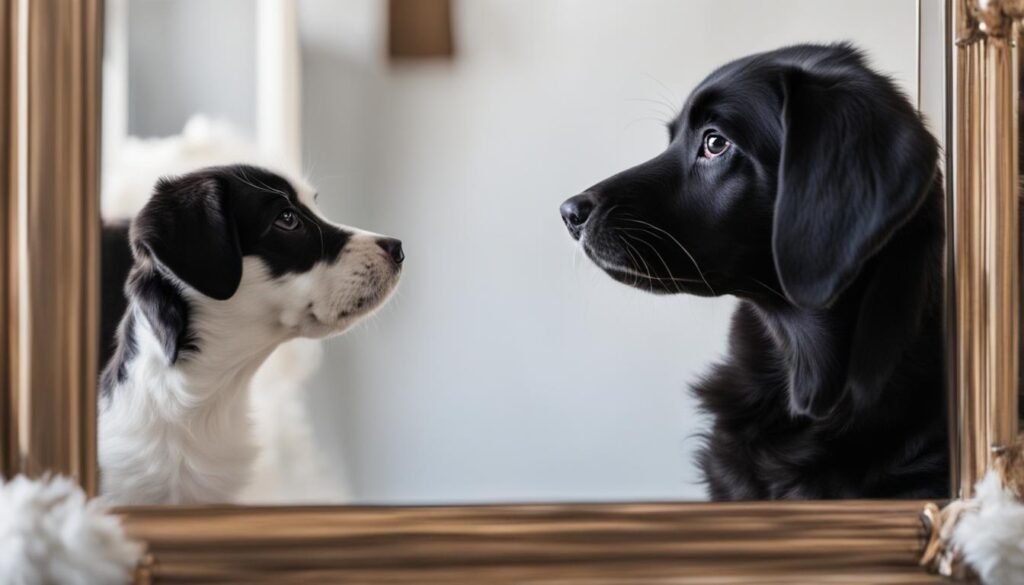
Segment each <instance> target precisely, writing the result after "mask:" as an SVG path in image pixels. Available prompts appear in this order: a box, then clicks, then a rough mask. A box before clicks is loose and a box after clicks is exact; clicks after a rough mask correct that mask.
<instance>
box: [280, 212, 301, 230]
mask: <svg viewBox="0 0 1024 585" xmlns="http://www.w3.org/2000/svg"><path fill="white" fill-rule="evenodd" d="M274 225H276V226H277V227H279V228H281V229H283V230H288V231H291V230H293V229H295V228H297V227H299V216H298V215H296V213H295V212H294V211H292V210H291V209H286V210H284V211H282V212H281V215H279V216H277V219H276V220H274Z"/></svg>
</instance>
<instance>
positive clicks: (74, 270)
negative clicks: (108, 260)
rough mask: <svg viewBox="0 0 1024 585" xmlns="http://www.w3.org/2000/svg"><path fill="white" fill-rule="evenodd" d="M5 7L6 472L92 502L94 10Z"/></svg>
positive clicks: (37, 4) (43, 4)
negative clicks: (70, 487)
mask: <svg viewBox="0 0 1024 585" xmlns="http://www.w3.org/2000/svg"><path fill="white" fill-rule="evenodd" d="M5 4H7V5H8V7H7V8H5V9H4V10H8V11H11V12H13V13H14V19H15V20H16V21H17V22H16V23H15V25H14V27H13V29H14V31H15V34H13V35H12V37H10V39H9V43H8V44H5V49H4V54H3V57H4V59H3V60H4V61H5V62H7V63H8V64H12V63H13V69H14V71H13V74H12V75H8V76H6V77H7V78H10V79H13V87H12V88H7V89H8V90H9V95H14V96H15V98H14V103H13V105H12V104H10V103H6V104H5V105H6V106H7V109H8V110H9V111H10V110H13V111H14V116H13V122H10V127H8V128H6V130H9V133H7V134H6V135H5V137H4V140H6V141H7V142H8V143H9V145H10V148H11V150H12V152H11V153H10V154H9V155H8V156H7V157H6V158H5V161H4V162H5V165H6V166H5V170H6V172H8V173H9V174H10V175H11V176H10V177H4V178H7V179H9V180H8V181H7V182H6V183H7V185H13V188H11V189H10V190H9V191H8V192H7V193H6V197H5V199H4V205H5V207H4V209H5V212H4V215H3V216H2V219H3V220H4V226H5V227H6V229H7V233H5V234H4V235H5V238H4V245H3V248H2V250H3V254H4V263H5V266H4V267H5V268H6V276H5V281H4V285H5V286H6V287H7V293H6V295H9V296H5V297H4V300H5V301H6V303H5V309H4V310H5V313H4V316H5V317H6V318H7V319H8V320H7V321H6V323H5V325H4V327H5V328H6V331H5V333H6V334H7V337H6V343H7V344H8V348H7V349H8V355H9V356H11V358H10V360H9V361H10V362H11V363H9V364H7V363H5V365H4V366H3V368H4V369H3V372H2V373H3V375H4V376H5V380H4V386H3V388H2V389H0V394H2V397H3V401H4V403H5V405H6V406H5V409H4V411H2V412H4V413H5V416H6V420H5V421H4V422H5V427H6V428H5V429H4V432H3V433H2V435H3V439H2V441H3V452H4V454H5V455H4V457H5V460H4V471H5V473H7V474H13V473H25V474H28V475H31V476H38V475H41V474H43V473H47V472H54V473H62V474H66V475H70V476H72V477H74V478H75V479H77V480H78V481H79V483H81V484H82V486H83V487H84V488H85V489H86V491H87V492H88V493H90V494H93V493H95V491H96V483H97V482H96V416H95V409H96V360H97V357H96V351H97V348H96V331H97V318H98V312H99V295H98V293H99V286H98V274H99V270H98V269H99V193H98V189H99V152H100V141H99V122H100V120H99V112H100V63H101V58H100V37H101V33H102V30H103V28H102V19H101V0H80V1H76V2H65V1H63V0H17V1H14V2H7V3H5ZM10 5H13V6H10ZM5 14H8V13H7V12H5ZM0 18H7V17H6V16H5V17H0ZM4 24H6V23H4ZM4 38H5V41H6V40H8V37H6V36H5V37H4ZM12 90H13V91H12ZM7 113H9V112H5V114H7ZM5 119H7V118H6V117H5ZM12 161H13V163H12Z"/></svg>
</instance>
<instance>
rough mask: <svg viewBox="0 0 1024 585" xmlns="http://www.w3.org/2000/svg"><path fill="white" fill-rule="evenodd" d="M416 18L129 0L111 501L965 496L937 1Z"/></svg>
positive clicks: (359, 10) (111, 128) (116, 219)
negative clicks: (951, 414) (931, 71)
mask: <svg viewBox="0 0 1024 585" xmlns="http://www.w3.org/2000/svg"><path fill="white" fill-rule="evenodd" d="M407 4H409V3H387V2H384V1H383V0H348V1H346V2H333V1H325V0H301V1H299V2H295V3H292V2H287V1H281V2H273V1H268V2H260V3H252V2H248V1H247V0H225V1H222V2H217V3H208V2H202V1H200V0H181V1H177V2H162V1H158V0H134V1H132V2H130V3H129V2H127V1H126V0H114V1H108V6H107V33H106V36H107V42H106V49H105V51H106V53H105V56H104V120H103V124H104V167H103V201H102V204H103V216H104V217H103V220H104V242H103V244H104V247H103V310H102V322H103V330H102V332H101V335H102V339H101V340H100V343H101V353H102V354H103V356H102V359H103V364H104V366H105V370H104V374H103V379H102V381H101V394H102V397H101V404H100V424H99V429H100V430H99V434H100V444H99V453H100V468H101V476H102V480H101V483H102V490H103V492H104V494H106V496H107V497H108V498H110V499H112V500H114V501H116V502H119V503H187V502H241V503H280V502H317V503H350V502H351V503H492V502H495V503H496V502H528V501H567V502H581V501H649V500H690V499H705V498H708V497H711V498H716V499H766V498H772V499H774V498H842V497H945V496H947V495H948V480H947V475H948V469H947V467H948V462H947V441H946V425H945V414H944V408H945V401H944V395H943V391H944V382H943V376H944V371H943V363H942V362H943V360H942V356H943V335H942V330H941V327H942V325H941V324H942V318H941V315H942V304H941V303H942V280H941V279H942V265H941V259H942V246H943V224H942V221H943V218H942V205H943V195H942V188H941V179H940V175H939V174H938V173H937V166H936V165H937V164H938V150H937V145H936V142H935V140H934V138H933V137H932V136H931V135H930V134H929V132H928V131H927V129H926V128H925V126H924V125H923V123H922V121H921V119H920V118H919V117H918V115H917V113H916V110H915V109H914V106H913V105H912V104H913V103H914V100H915V99H916V98H917V95H916V93H917V89H916V88H917V87H918V86H917V73H916V71H917V69H916V68H917V53H916V44H915V39H916V28H917V20H916V3H915V2H914V1H913V0H904V1H901V2H891V1H889V0H886V1H884V2H883V1H881V0H872V1H867V2H866V1H864V0H856V1H854V0H843V1H842V2H833V3H829V4H828V5H822V4H821V3H818V2H814V1H810V0H807V1H791V2H786V3H783V4H778V3H771V4H770V5H766V4H765V3H762V2H757V1H754V0H749V1H739V0H736V1H731V2H700V3H692V2H687V3H680V2H673V1H671V0H644V1H643V2H631V3H623V2H618V1H615V0H597V1H595V0H586V1H584V0H574V1H563V2H552V1H549V0H528V1H525V2H524V1H520V0H516V1H512V0H479V1H478V0H474V1H473V2H431V3H426V4H424V6H427V5H429V6H432V7H434V8H432V10H439V11H441V12H439V13H437V14H431V15H430V18H425V19H424V20H423V22H430V23H434V24H436V26H437V27H438V30H439V31H442V32H443V34H441V33H438V31H432V32H431V31H422V30H421V31H419V32H417V29H416V28H415V27H410V26H409V25H408V18H407V17H408V15H405V16H404V17H403V16H402V15H396V14H388V10H389V9H391V10H394V9H397V8H396V7H399V6H405V5H407ZM389 7H390V8H389ZM881 14H884V15H885V17H884V18H879V15H881ZM398 22H404V24H403V25H402V26H401V27H400V28H395V29H394V30H390V29H389V26H397V25H396V24H395V23H398ZM432 26H433V25H432ZM419 33H423V34H422V38H408V39H406V38H404V37H403V38H399V37H402V35H419ZM438 34H440V36H437V35H438ZM447 35H451V37H450V38H449V37H448V36H447ZM432 38H433V39H437V38H442V39H444V40H445V43H446V44H445V46H444V50H435V49H436V47H433V45H431V43H432V41H430V39H432ZM157 39H159V41H158V40H157ZM837 41H845V42H848V43H849V44H834V43H836V42H837ZM798 43H812V44H809V45H804V46H800V47H790V48H787V49H782V50H777V49H779V48H780V47H787V46H790V45H794V44H798ZM395 46H402V47H406V49H403V50H402V51H395V50H394V47H395ZM389 47H390V48H391V50H389ZM410 47H412V48H410ZM417 47H418V48H417ZM766 51H767V52H766ZM755 53H756V54H759V55H758V56H756V57H748V55H752V54H755ZM723 65H724V67H722V66H723ZM883 75H884V76H883ZM688 96H689V97H688ZM666 128H667V130H666ZM643 161H647V162H643ZM605 177H610V178H607V179H606V178H605ZM588 186H589V187H588ZM559 206H561V207H560V208H559ZM559 214H560V216H559ZM346 226H358V227H346ZM406 254H408V260H407V261H405V255H406ZM609 276H610V277H611V278H609ZM652 292H653V293H657V294H650V293H652ZM392 297H393V298H392ZM340 333H344V335H338V334H340Z"/></svg>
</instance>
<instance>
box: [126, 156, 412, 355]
mask: <svg viewBox="0 0 1024 585" xmlns="http://www.w3.org/2000/svg"><path fill="white" fill-rule="evenodd" d="M315 198H316V196H315V194H314V193H313V192H312V190H311V189H310V188H309V187H307V186H306V185H303V184H300V183H298V182H295V181H289V180H287V179H285V178H284V177H282V176H280V175H278V174H275V173H272V172H270V171H267V170H265V169H261V168H256V167H251V166H244V165H236V166H224V167H211V168H207V169H203V170H200V171H196V172H193V173H190V174H187V175H183V176H179V177H170V178H165V179H162V180H161V181H160V182H159V183H158V184H157V186H156V189H155V192H154V193H153V195H152V197H151V199H150V200H149V202H148V203H147V204H146V206H145V207H144V208H143V209H142V211H141V212H140V213H139V214H138V215H137V216H136V218H135V219H134V221H133V223H132V227H131V233H130V240H131V245H132V252H133V254H134V257H135V265H134V267H133V269H132V272H131V275H130V276H129V279H128V282H127V285H126V291H127V295H128V297H129V299H131V302H132V304H133V306H134V307H135V308H136V309H137V310H139V311H141V313H142V315H143V316H144V317H145V318H146V321H148V326H149V329H150V330H151V331H152V332H153V334H154V336H155V337H156V338H157V339H158V340H159V342H160V344H161V345H162V346H163V349H164V352H165V354H166V356H167V358H168V360H169V361H170V362H171V363H173V362H174V361H175V360H177V359H178V357H179V354H181V353H182V352H187V351H189V350H194V349H196V346H197V344H200V343H202V342H203V340H204V338H214V337H217V335H218V334H220V333H223V334H225V335H226V336H230V338H232V339H234V340H235V341H233V342H232V343H237V344H240V345H252V346H253V348H258V349H259V350H260V351H267V350H269V349H270V348H272V347H273V346H274V345H276V344H278V343H280V342H282V341H284V340H287V339H289V338H294V337H324V336H328V335H332V334H336V333H340V332H342V331H344V330H345V329H347V328H348V327H349V326H351V325H352V324H353V323H355V322H356V321H358V320H359V319H360V318H361V317H364V316H366V315H368V314H369V313H371V312H372V311H374V310H375V309H376V308H378V307H380V306H381V305H383V304H384V303H385V302H386V301H387V299H388V297H389V295H390V294H391V292H392V291H393V290H394V288H395V286H396V284H397V283H398V279H399V276H400V273H401V264H402V261H403V259H404V254H403V251H402V244H401V242H400V241H399V240H396V239H393V238H388V237H383V236H379V235H376V234H371V233H368V232H364V231H361V230H358V229H354V228H350V227H345V226H341V225H338V224H334V223H331V222H330V221H328V220H326V219H325V218H324V217H323V216H322V215H321V214H320V213H319V211H318V210H317V208H316V203H315ZM130 318H131V315H129V319H130ZM226 328H230V329H231V331H217V329H222V330H223V329H226ZM124 334H125V328H124V327H123V328H122V335H124ZM254 351H255V350H254Z"/></svg>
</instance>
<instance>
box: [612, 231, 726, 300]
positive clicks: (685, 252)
mask: <svg viewBox="0 0 1024 585" xmlns="http://www.w3.org/2000/svg"><path fill="white" fill-rule="evenodd" d="M623 219H624V220H626V221H632V222H636V223H638V224H641V225H645V226H648V227H650V228H652V229H655V230H657V231H659V232H661V233H663V234H665V235H666V236H668V237H669V239H670V240H672V241H673V242H674V243H675V244H676V245H677V246H679V249H680V250H682V251H683V253H684V254H686V257H687V258H689V259H690V262H693V267H694V268H696V269H697V274H699V275H700V278H701V280H703V281H704V286H706V287H708V290H709V291H711V294H712V295H713V296H717V293H715V289H713V288H711V284H710V283H709V282H708V279H707V278H706V277H705V276H704V271H703V270H701V269H700V264H697V259H696V258H694V257H693V254H691V253H690V251H689V250H687V249H686V246H684V245H683V244H681V243H680V242H679V240H677V239H676V237H675V236H673V235H672V234H670V233H668V232H667V231H665V230H663V229H661V228H660V227H658V226H656V225H654V224H652V223H650V222H647V221H643V220H641V219H633V218H631V217H624V218H623Z"/></svg>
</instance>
